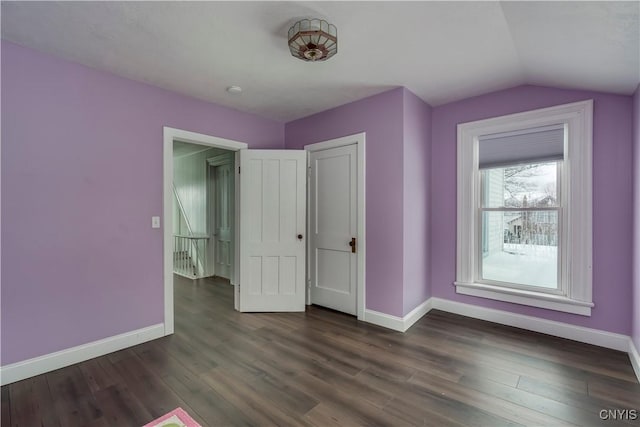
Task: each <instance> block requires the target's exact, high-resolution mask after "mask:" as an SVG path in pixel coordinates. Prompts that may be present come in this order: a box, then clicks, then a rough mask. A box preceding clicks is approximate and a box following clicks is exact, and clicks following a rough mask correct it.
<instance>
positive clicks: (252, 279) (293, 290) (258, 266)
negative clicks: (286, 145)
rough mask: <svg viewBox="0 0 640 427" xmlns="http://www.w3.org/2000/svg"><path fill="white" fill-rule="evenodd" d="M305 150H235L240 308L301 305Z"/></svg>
mask: <svg viewBox="0 0 640 427" xmlns="http://www.w3.org/2000/svg"><path fill="white" fill-rule="evenodd" d="M306 163H307V161H306V152H305V151H302V150H241V151H240V164H239V167H240V169H239V171H240V172H239V174H240V183H239V190H240V195H239V196H240V207H239V211H240V215H239V217H240V224H241V227H240V229H239V230H238V232H239V234H240V254H239V255H240V259H239V260H240V277H239V283H240V289H239V297H240V303H239V310H240V311H243V312H247V311H304V310H305V280H304V278H305V241H306V240H305V236H304V234H305V232H306V230H305V227H306Z"/></svg>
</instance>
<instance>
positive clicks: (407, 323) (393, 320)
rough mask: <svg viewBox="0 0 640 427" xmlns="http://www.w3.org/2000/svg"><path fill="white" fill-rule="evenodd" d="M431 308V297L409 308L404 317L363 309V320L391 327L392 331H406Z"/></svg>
mask: <svg viewBox="0 0 640 427" xmlns="http://www.w3.org/2000/svg"><path fill="white" fill-rule="evenodd" d="M429 310H431V298H429V299H428V300H426V301H425V302H423V303H422V304H420V305H419V306H417V307H416V308H414V309H413V310H411V311H410V312H409V313H407V314H406V315H405V316H404V317H398V316H392V315H390V314H385V313H380V312H378V311H374V310H365V311H364V321H365V322H368V323H373V324H374V325H378V326H382V327H383V328H388V329H393V330H394V331H399V332H406V330H407V329H409V328H410V327H411V326H412V325H413V324H414V323H416V322H417V321H418V320H420V318H421V317H422V316H424V315H425V314H427V313H428V312H429Z"/></svg>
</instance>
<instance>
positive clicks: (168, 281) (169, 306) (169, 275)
mask: <svg viewBox="0 0 640 427" xmlns="http://www.w3.org/2000/svg"><path fill="white" fill-rule="evenodd" d="M162 133H163V140H164V143H163V150H162V157H163V159H162V176H163V179H162V211H163V221H162V229H163V246H162V251H163V272H164V335H171V334H173V331H174V316H173V315H174V313H173V253H172V252H173V250H172V246H173V243H172V242H173V230H172V229H173V199H172V197H173V193H172V192H173V142H174V141H180V142H188V143H191V144H198V145H205V146H208V147H212V148H223V149H225V150H230V151H239V150H243V149H246V148H248V144H246V143H244V142H239V141H233V140H231V139H224V138H218V137H217V136H211V135H205V134H202V133H196V132H189V131H186V130H182V129H175V128H171V127H167V126H164V127H163V128H162ZM236 197H237V196H236ZM235 214H236V216H237V214H238V212H237V211H236V212H235Z"/></svg>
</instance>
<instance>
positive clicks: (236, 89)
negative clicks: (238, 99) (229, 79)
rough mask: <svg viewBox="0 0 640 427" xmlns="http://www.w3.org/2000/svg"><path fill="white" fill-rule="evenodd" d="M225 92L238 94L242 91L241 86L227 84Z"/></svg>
mask: <svg viewBox="0 0 640 427" xmlns="http://www.w3.org/2000/svg"><path fill="white" fill-rule="evenodd" d="M227 92H229V93H230V94H232V95H239V94H240V93H242V88H241V87H240V86H229V87H228V88H227Z"/></svg>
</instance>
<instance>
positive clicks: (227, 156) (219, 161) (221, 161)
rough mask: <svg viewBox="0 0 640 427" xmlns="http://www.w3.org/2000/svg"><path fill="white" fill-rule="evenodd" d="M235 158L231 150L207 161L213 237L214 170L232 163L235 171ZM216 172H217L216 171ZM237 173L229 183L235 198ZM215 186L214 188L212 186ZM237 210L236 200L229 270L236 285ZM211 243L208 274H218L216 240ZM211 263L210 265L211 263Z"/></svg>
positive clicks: (209, 220) (233, 205)
mask: <svg viewBox="0 0 640 427" xmlns="http://www.w3.org/2000/svg"><path fill="white" fill-rule="evenodd" d="M234 160H235V155H234V153H231V152H227V153H223V154H218V155H216V156H213V157H209V158H208V159H207V160H206V162H207V233H208V234H209V238H210V239H211V238H212V237H213V235H214V233H213V232H212V230H213V229H214V228H215V222H216V215H215V212H214V209H212V203H211V201H212V200H214V199H215V197H216V196H217V194H216V191H215V184H213V183H212V181H213V182H215V180H214V179H212V177H213V175H212V170H214V171H215V168H216V167H218V166H224V165H230V166H231V170H232V172H233V168H234ZM214 173H215V172H214ZM235 177H236V175H235V173H234V174H233V179H232V180H231V184H230V185H229V191H230V192H231V194H232V195H233V197H234V198H235V192H234V187H235ZM211 187H214V188H211ZM235 211H236V204H235V202H234V203H232V205H231V218H229V220H230V221H231V249H230V250H231V254H230V255H229V256H230V258H231V266H232V268H231V271H230V272H229V282H230V283H231V284H232V285H235V270H234V268H233V265H234V258H235V238H234V236H235V234H234V233H235V231H234V229H235V219H236V218H235V213H236V212H235ZM209 243H210V244H211V250H210V251H209V257H208V258H209V259H208V260H207V267H208V270H207V274H209V275H213V276H214V275H215V274H216V268H215V264H216V262H215V256H216V253H215V252H216V251H215V242H211V241H210V242H209ZM209 263H210V265H209Z"/></svg>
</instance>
